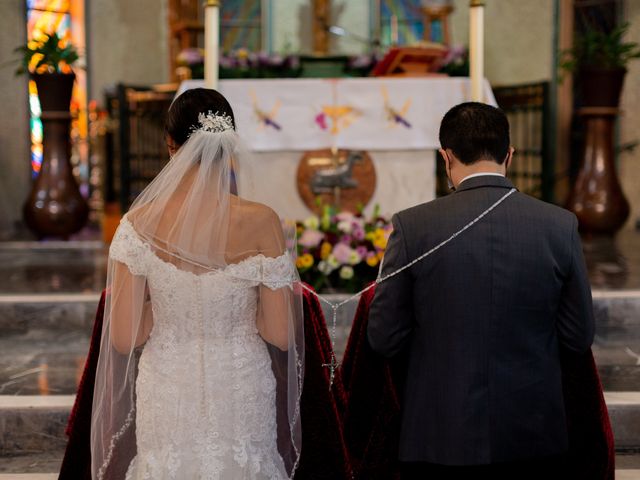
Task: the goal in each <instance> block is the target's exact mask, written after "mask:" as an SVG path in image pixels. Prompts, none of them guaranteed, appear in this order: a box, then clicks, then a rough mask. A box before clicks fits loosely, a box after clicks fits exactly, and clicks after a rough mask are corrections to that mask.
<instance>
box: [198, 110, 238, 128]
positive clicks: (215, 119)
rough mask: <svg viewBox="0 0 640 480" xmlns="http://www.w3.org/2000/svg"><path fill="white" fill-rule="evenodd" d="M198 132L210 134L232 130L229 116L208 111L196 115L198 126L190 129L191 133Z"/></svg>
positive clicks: (231, 121)
mask: <svg viewBox="0 0 640 480" xmlns="http://www.w3.org/2000/svg"><path fill="white" fill-rule="evenodd" d="M198 130H202V131H203V132H211V133H222V132H226V131H227V130H233V120H232V119H231V117H230V116H229V115H224V114H221V113H218V112H215V113H213V112H212V111H211V110H209V111H208V112H207V113H199V114H198V125H194V126H193V127H191V131H192V132H195V131H198Z"/></svg>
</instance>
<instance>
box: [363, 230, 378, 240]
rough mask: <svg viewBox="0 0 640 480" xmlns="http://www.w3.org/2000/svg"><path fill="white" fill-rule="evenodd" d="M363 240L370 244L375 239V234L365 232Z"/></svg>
mask: <svg viewBox="0 0 640 480" xmlns="http://www.w3.org/2000/svg"><path fill="white" fill-rule="evenodd" d="M364 238H365V240H369V241H370V242H373V240H374V239H375V238H376V234H375V233H373V232H367V234H366V235H365V236H364Z"/></svg>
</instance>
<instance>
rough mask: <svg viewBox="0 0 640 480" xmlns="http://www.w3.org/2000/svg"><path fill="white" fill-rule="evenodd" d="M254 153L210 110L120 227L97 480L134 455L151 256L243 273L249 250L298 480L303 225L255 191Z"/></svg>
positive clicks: (286, 452)
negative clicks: (299, 241) (255, 196)
mask: <svg viewBox="0 0 640 480" xmlns="http://www.w3.org/2000/svg"><path fill="white" fill-rule="evenodd" d="M247 158H248V155H247V153H246V151H245V150H244V148H243V146H242V142H241V140H240V138H239V136H238V134H237V133H236V132H235V131H234V127H233V122H232V119H231V118H230V117H228V116H225V115H221V114H218V113H217V112H215V113H214V112H202V113H201V114H200V116H199V122H198V124H197V125H194V129H193V132H192V133H191V134H190V136H189V138H188V140H187V141H186V142H185V143H184V144H183V145H182V146H181V147H180V149H179V150H178V151H177V153H176V154H175V155H174V156H173V158H172V159H171V160H170V162H169V163H168V164H167V166H166V167H165V168H164V169H163V170H162V171H161V172H160V174H158V176H157V177H156V178H155V179H154V180H153V182H152V183H151V184H150V185H149V186H148V187H147V188H146V189H145V190H144V191H143V192H142V193H141V194H140V196H139V197H138V198H137V199H136V201H135V202H134V204H133V206H132V207H131V209H130V210H129V212H128V213H127V214H126V215H125V217H124V219H123V221H122V223H121V225H120V228H119V229H118V232H117V233H116V238H115V239H114V243H113V244H112V248H111V251H110V255H109V262H108V273H107V291H106V292H107V295H106V303H105V315H104V324H103V329H102V341H101V346H100V355H99V360H98V365H97V372H96V383H95V391H94V400H93V410H92V419H91V454H92V478H95V479H101V478H124V473H125V472H126V469H127V466H128V464H129V462H130V461H131V458H132V456H133V455H135V450H136V443H135V442H136V439H135V419H136V388H135V387H136V374H137V360H138V358H139V355H140V352H141V351H142V350H143V349H144V346H145V342H146V341H147V340H148V338H149V335H150V333H152V332H153V315H154V314H153V309H152V297H153V296H154V294H155V292H154V289H153V288H152V287H151V286H150V284H149V282H148V278H147V270H146V269H147V267H146V265H147V264H148V262H149V261H155V262H158V261H162V262H165V263H167V264H169V265H170V267H169V268H171V269H177V270H182V271H187V272H190V273H192V274H194V275H207V274H209V273H210V272H219V273H222V274H223V275H225V276H226V275H234V273H233V272H234V271H237V270H238V269H233V268H231V269H229V268H228V267H229V266H230V265H234V264H238V263H239V262H243V261H245V260H246V259H249V258H251V257H258V258H261V259H263V260H264V262H260V263H259V264H260V265H261V267H260V268H257V269H255V270H253V271H252V272H251V275H250V277H251V278H243V279H241V280H250V281H252V282H255V284H256V285H257V287H255V288H256V289H257V291H258V303H257V305H258V307H257V313H256V325H257V329H258V331H259V334H260V335H261V337H262V338H263V340H264V341H265V343H266V344H267V347H268V348H267V349H268V351H269V353H270V356H271V364H272V370H273V373H274V377H275V378H276V381H277V399H276V412H277V428H278V450H279V452H280V455H281V456H282V458H283V460H284V464H285V467H286V469H287V471H288V472H289V474H290V477H291V478H292V477H293V474H294V472H295V468H296V467H297V464H298V461H299V457H300V448H301V440H302V437H301V423H300V395H301V390H302V382H303V368H304V365H303V363H304V333H303V317H302V289H301V284H300V279H299V277H298V276H297V272H296V270H295V266H294V265H295V258H294V255H295V228H283V226H282V223H281V221H280V219H279V218H278V216H277V215H276V214H275V213H274V212H273V211H272V210H271V209H269V208H268V207H266V206H264V205H261V204H258V203H255V202H251V201H250V200H249V199H248V198H247V197H250V193H245V191H243V187H244V186H245V183H244V180H245V179H246V178H247V177H248V175H247V173H248V170H250V167H249V166H248V165H247V164H246V162H247ZM236 188H237V190H236ZM235 191H237V195H236V194H235V193H232V192H235ZM123 224H124V226H126V227H127V228H123ZM132 232H133V233H132ZM127 235H129V237H127ZM134 236H135V241H133V240H134V238H133V237H134ZM140 240H141V242H140ZM116 243H117V245H118V247H117V248H116V247H115V245H116ZM123 246H124V247H123ZM283 256H284V257H287V258H288V260H289V261H285V262H282V261H280V262H278V264H279V265H280V268H279V269H276V270H274V269H272V268H266V266H269V265H270V264H273V263H275V262H270V261H269V260H271V259H279V260H282V258H281V257H283ZM263 265H264V266H265V268H262V266H263ZM283 265H284V267H283ZM239 271H242V269H240V270H239ZM243 275H246V272H245V274H243ZM164 301H171V300H170V299H164ZM194 355H195V353H194ZM193 381H194V382H197V381H198V378H194V380H193ZM205 401H206V399H205Z"/></svg>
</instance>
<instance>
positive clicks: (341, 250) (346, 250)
mask: <svg viewBox="0 0 640 480" xmlns="http://www.w3.org/2000/svg"><path fill="white" fill-rule="evenodd" d="M351 252H352V250H351V247H350V246H349V245H346V244H344V243H338V244H337V245H336V246H335V247H333V255H334V256H335V257H336V260H338V262H340V263H343V264H345V263H349V258H350V257H351Z"/></svg>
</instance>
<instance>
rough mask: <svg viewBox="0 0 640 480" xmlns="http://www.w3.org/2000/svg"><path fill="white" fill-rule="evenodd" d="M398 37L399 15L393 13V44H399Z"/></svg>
mask: <svg viewBox="0 0 640 480" xmlns="http://www.w3.org/2000/svg"><path fill="white" fill-rule="evenodd" d="M398 38H399V37H398V17H397V15H391V45H397V44H398Z"/></svg>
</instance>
